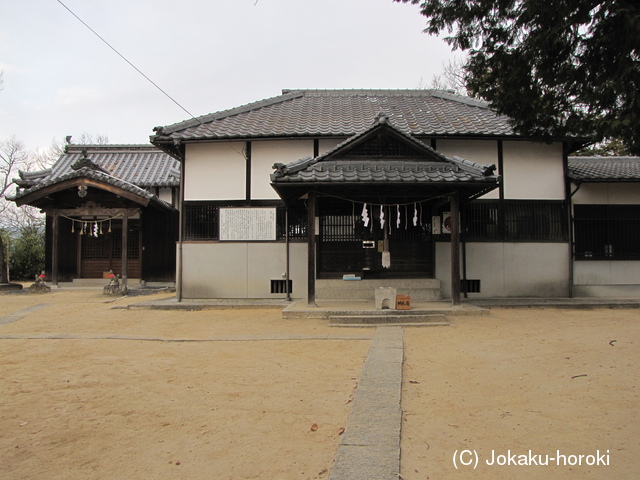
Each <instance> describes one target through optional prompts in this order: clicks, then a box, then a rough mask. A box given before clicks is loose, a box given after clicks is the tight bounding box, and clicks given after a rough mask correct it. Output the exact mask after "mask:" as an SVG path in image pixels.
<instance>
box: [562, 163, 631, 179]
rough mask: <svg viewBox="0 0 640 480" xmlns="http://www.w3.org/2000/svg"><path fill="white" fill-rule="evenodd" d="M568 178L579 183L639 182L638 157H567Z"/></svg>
mask: <svg viewBox="0 0 640 480" xmlns="http://www.w3.org/2000/svg"><path fill="white" fill-rule="evenodd" d="M569 178H572V179H574V180H581V181H595V182H597V181H613V182H616V181H617V182H629V181H632V182H633V181H640V157H569Z"/></svg>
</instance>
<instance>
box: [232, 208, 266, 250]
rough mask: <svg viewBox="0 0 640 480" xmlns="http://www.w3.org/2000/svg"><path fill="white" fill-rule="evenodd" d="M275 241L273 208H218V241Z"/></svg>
mask: <svg viewBox="0 0 640 480" xmlns="http://www.w3.org/2000/svg"><path fill="white" fill-rule="evenodd" d="M269 240H271V241H273V240H276V209H275V207H254V208H240V207H238V208H236V207H230V208H220V241H236V242H252V241H253V242H255V241H269Z"/></svg>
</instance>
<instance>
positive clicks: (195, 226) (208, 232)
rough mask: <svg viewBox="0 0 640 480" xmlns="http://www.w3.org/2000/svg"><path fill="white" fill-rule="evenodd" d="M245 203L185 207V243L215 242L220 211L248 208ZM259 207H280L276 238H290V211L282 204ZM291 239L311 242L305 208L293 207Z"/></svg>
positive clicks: (217, 236)
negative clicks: (226, 208)
mask: <svg viewBox="0 0 640 480" xmlns="http://www.w3.org/2000/svg"><path fill="white" fill-rule="evenodd" d="M247 206H248V205H247V204H246V203H243V202H187V203H186V204H185V206H184V214H185V230H184V239H185V240H195V241H215V240H218V239H219V238H220V237H219V218H220V208H224V207H247ZM251 206H255V207H276V238H277V240H284V239H285V238H286V228H285V225H286V219H285V214H286V207H285V206H284V205H282V204H281V203H278V204H275V203H274V202H254V204H252V205H251ZM289 238H290V239H293V240H302V239H306V238H307V209H306V207H305V206H304V204H299V205H291V206H289Z"/></svg>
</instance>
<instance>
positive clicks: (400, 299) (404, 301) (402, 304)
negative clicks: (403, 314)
mask: <svg viewBox="0 0 640 480" xmlns="http://www.w3.org/2000/svg"><path fill="white" fill-rule="evenodd" d="M396 310H411V297H410V296H409V295H396Z"/></svg>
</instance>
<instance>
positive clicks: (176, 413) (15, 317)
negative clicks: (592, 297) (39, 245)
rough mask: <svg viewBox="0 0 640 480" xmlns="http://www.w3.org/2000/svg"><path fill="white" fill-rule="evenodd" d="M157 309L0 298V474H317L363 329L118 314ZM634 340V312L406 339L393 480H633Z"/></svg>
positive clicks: (230, 315) (521, 317)
mask: <svg viewBox="0 0 640 480" xmlns="http://www.w3.org/2000/svg"><path fill="white" fill-rule="evenodd" d="M166 296H169V295H167V294H161V295H155V296H154V297H149V296H145V297H125V298H118V299H115V300H114V299H111V298H108V297H104V296H102V295H101V294H100V292H99V291H96V290H77V291H70V290H54V292H53V293H50V294H45V295H27V294H21V295H16V294H0V366H1V369H2V370H1V371H2V376H1V378H0V478H2V479H47V480H51V479H65V480H73V479H83V480H84V479H100V480H103V479H150V478H154V479H195V480H198V479H211V478H215V479H269V480H271V479H283V480H289V479H323V478H328V477H329V474H330V470H331V466H332V462H333V459H334V457H335V455H336V452H337V448H338V444H339V442H340V438H341V437H340V435H341V433H342V431H343V429H344V427H345V425H346V423H347V419H348V416H349V413H350V409H351V406H352V402H351V400H352V399H353V396H354V393H355V391H356V388H357V385H358V379H359V375H360V372H361V370H362V367H363V364H364V361H365V360H366V357H367V354H368V351H369V347H370V345H371V340H372V339H373V338H374V337H375V335H376V328H375V327H366V328H336V327H329V326H328V324H327V322H326V321H323V320H312V319H306V320H293V319H289V320H286V319H282V318H281V314H280V311H279V310H274V309H248V310H239V309H238V310H234V309H227V310H205V311H191V312H190V311H181V312H176V311H166V310H127V309H126V308H124V307H126V305H128V304H130V303H138V302H141V301H148V300H150V299H152V298H163V297H166ZM29 307H32V308H29ZM639 344H640V311H639V310H635V309H628V310H625V309H619V310H618V309H595V310H556V309H526V308H524V309H493V310H492V311H491V314H490V315H488V316H477V317H473V316H469V317H451V325H450V326H448V327H405V328H404V371H403V391H402V410H403V412H404V419H403V425H402V440H401V471H400V472H398V473H399V474H400V475H399V476H398V478H402V479H404V480H423V479H448V478H497V479H500V478H504V479H507V478H518V479H519V478H566V479H570V478H571V479H574V478H593V479H610V478H621V479H623V478H624V479H626V478H636V477H637V472H638V470H640V455H639V454H640V422H639V419H638V407H639V405H640V398H639V395H640V389H639V378H640V371H639V369H638V366H639V365H640V349H639V348H638V347H639ZM456 452H458V453H457V454H456ZM558 454H560V455H564V456H565V457H566V461H565V463H566V465H563V464H562V461H560V465H558V464H557V463H558V462H556V461H549V460H550V458H548V460H547V463H548V465H523V464H520V465H513V464H511V465H498V464H499V463H501V462H502V463H511V462H515V463H517V462H518V461H520V462H522V461H523V460H524V457H525V456H526V457H527V461H528V462H530V459H531V458H533V459H534V460H535V461H539V462H540V463H541V462H542V461H544V456H545V455H547V456H548V457H554V458H555V457H558V456H559V455H558ZM456 455H457V456H456ZM536 455H539V456H540V457H537V456H536ZM580 455H582V457H579V456H580ZM454 456H455V459H456V464H457V466H458V467H459V469H456V467H455V465H454ZM476 458H477V460H478V464H477V467H476V468H475V469H474V468H473V466H474V465H473V463H474V461H475V459H476ZM560 458H562V456H561V457H560ZM494 459H495V462H494V464H493V465H489V464H488V462H491V461H492V460H494ZM578 460H580V464H578ZM596 460H598V463H599V464H592V465H589V464H588V463H595V462H596ZM604 462H606V464H604ZM464 463H471V464H470V465H464ZM354 480H360V479H354ZM362 480H366V479H362Z"/></svg>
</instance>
